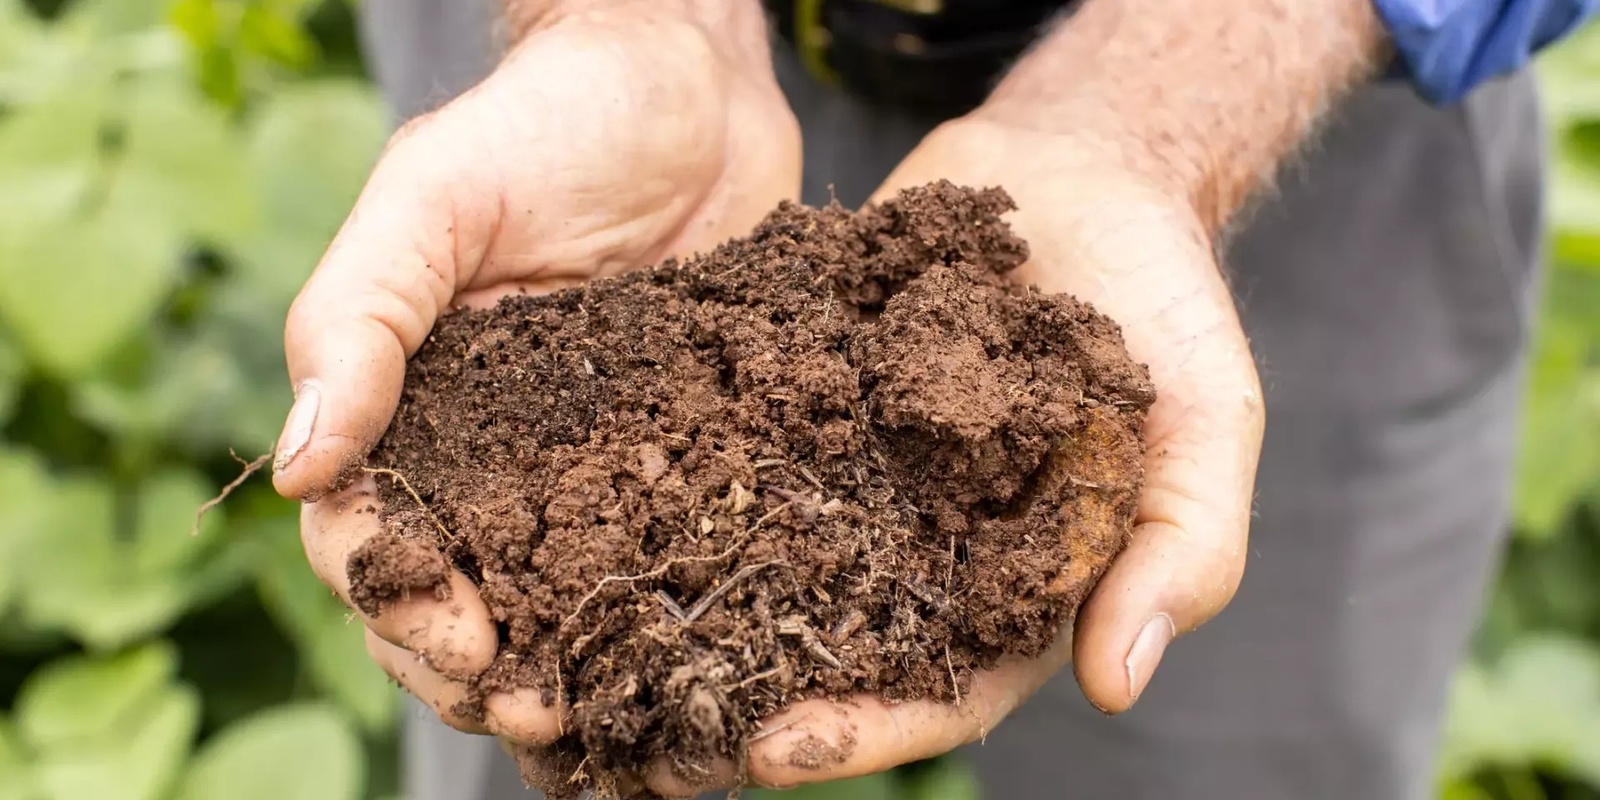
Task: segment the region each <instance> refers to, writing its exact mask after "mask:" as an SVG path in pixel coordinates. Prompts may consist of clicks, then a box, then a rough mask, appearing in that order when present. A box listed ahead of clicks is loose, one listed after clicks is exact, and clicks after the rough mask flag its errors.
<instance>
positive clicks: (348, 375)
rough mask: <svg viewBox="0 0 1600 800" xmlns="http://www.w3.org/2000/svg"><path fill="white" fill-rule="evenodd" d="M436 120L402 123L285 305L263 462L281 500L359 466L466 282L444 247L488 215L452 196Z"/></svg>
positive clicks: (445, 144) (446, 152)
mask: <svg viewBox="0 0 1600 800" xmlns="http://www.w3.org/2000/svg"><path fill="white" fill-rule="evenodd" d="M448 124H449V123H448V121H446V120H444V119H442V118H438V117H434V118H429V119H426V120H420V121H416V122H413V123H410V124H408V125H406V126H405V127H403V128H402V129H401V131H400V132H399V133H397V134H396V135H395V137H394V139H393V140H392V141H391V142H390V144H389V147H388V148H387V149H386V151H385V153H384V155H383V157H382V158H381V159H380V160H379V162H378V165H377V166H376V167H375V168H374V170H373V172H372V175H371V177H370V178H369V180H368V182H367V185H366V187H365V189H364V190H363V191H362V193H361V196H360V198H359V199H358V200H357V202H356V205H355V208H354V210H353V211H352V212H351V214H350V216H349V218H348V219H347V220H346V221H345V224H344V226H343V227H342V228H341V230H340V231H339V233H338V235H337V236H336V237H335V238H334V240H333V243H332V244H331V245H330V247H329V248H328V251H327V253H326V254H325V255H324V256H323V259H322V262H321V263H320V264H319V265H318V266H317V269H316V270H315V271H314V272H313V274H312V276H311V278H310V280H308V281H307V282H306V285H305V286H304V287H303V288H302V289H301V292H300V294H299V296H298V297H296V298H295V301H294V303H293V305H292V306H291V307H290V309H289V315H288V319H287V321H286V324H285V330H284V349H285V354H286V358H287V362H288V370H289V379H290V381H291V384H292V385H293V387H294V392H295V401H294V406H293V408H292V409H291V410H290V412H289V415H288V419H287V421H286V422H285V424H284V428H283V433H282V434H281V435H280V436H279V439H278V444H277V447H276V448H275V451H274V457H273V484H274V486H275V488H276V489H277V490H278V492H279V493H280V494H282V495H284V496H285V497H291V498H301V499H312V498H314V497H316V496H319V495H321V494H322V493H324V492H326V491H327V490H328V489H329V488H331V486H332V485H333V484H334V483H335V482H336V481H337V480H338V479H341V478H343V477H345V476H344V475H342V474H341V473H343V472H345V471H347V470H349V469H352V468H353V467H354V466H355V465H357V464H358V463H360V462H361V460H362V459H364V458H365V457H366V455H367V453H368V451H369V450H370V449H371V448H372V446H373V444H375V443H376V442H377V440H378V438H379V437H381V436H382V435H383V432H384V430H385V429H387V427H388V424H389V420H390V418H391V417H392V416H393V415H394V410H395V407H396V405H397V404H398V402H399V397H400V388H401V384H402V381H403V379H404V375H405V362H406V359H407V358H408V357H410V355H411V354H413V353H415V352H416V350H417V348H418V347H420V346H421V344H422V341H423V339H424V338H426V336H427V335H428V331H429V330H431V329H432V328H433V324H434V321H435V320H436V319H437V318H438V316H439V314H440V313H441V312H442V311H443V310H444V309H445V308H447V307H448V306H449V304H450V302H451V299H452V298H453V297H454V296H455V294H456V291H457V288H458V287H459V286H460V285H461V284H462V282H463V281H465V280H467V279H468V278H469V277H470V276H469V275H466V274H463V273H465V272H467V271H469V270H464V269H463V268H462V267H463V265H462V264H461V263H459V262H458V259H457V258H456V249H457V248H456V244H455V243H456V242H457V241H470V238H469V237H471V236H472V235H473V231H474V230H475V229H485V228H486V226H489V225H492V224H493V222H494V221H493V219H490V218H477V217H475V215H474V214H473V213H472V212H471V211H470V210H469V209H465V208H462V207H461V206H460V205H459V204H458V203H457V202H455V200H454V198H456V197H464V196H469V195H470V194H471V193H470V192H460V191H457V190H456V189H455V188H453V187H454V186H455V185H457V184H454V183H453V182H454V181H461V180H464V179H465V178H463V177H462V176H459V175H455V176H452V166H455V165H453V164H451V163H448V161H449V160H450V154H451V153H454V152H459V149H458V148H453V147H451V146H450V145H449V135H448V131H447V130H446V129H445V127H446V126H447V125H448Z"/></svg>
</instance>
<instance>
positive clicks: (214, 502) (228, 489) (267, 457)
mask: <svg viewBox="0 0 1600 800" xmlns="http://www.w3.org/2000/svg"><path fill="white" fill-rule="evenodd" d="M228 455H230V456H233V460H234V461H237V462H239V463H240V464H243V465H244V471H243V472H241V473H239V477H237V478H234V479H233V480H231V481H229V482H228V485H227V486H224V487H222V491H220V492H218V493H217V496H216V497H213V498H211V499H210V500H207V501H205V502H204V503H201V504H200V508H199V509H198V510H196V511H195V512H194V526H193V527H191V528H190V529H189V535H190V536H199V535H200V523H201V521H203V520H204V519H205V516H206V514H207V513H208V512H210V511H211V509H213V508H216V507H217V506H220V505H222V503H223V501H224V500H227V499H228V495H230V494H233V492H234V490H235V489H238V488H239V487H240V486H243V485H244V482H245V481H247V480H250V476H251V475H254V474H256V473H257V472H260V471H261V468H262V467H265V466H266V465H267V462H269V461H271V460H272V454H271V453H266V454H264V455H262V456H261V457H260V458H257V459H256V460H254V461H245V460H244V459H242V458H240V457H239V454H238V453H235V452H233V451H232V450H229V451H228Z"/></svg>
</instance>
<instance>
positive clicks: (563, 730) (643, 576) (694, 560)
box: [413, 495, 793, 736]
mask: <svg viewBox="0 0 1600 800" xmlns="http://www.w3.org/2000/svg"><path fill="white" fill-rule="evenodd" d="M413 496H414V495H413ZM792 504H793V501H785V502H784V503H782V504H780V505H779V506H778V507H777V508H774V509H772V510H771V511H769V512H767V513H766V514H764V515H762V517H761V518H760V519H758V520H756V521H755V522H753V523H751V525H750V527H748V528H745V529H744V532H743V533H741V534H740V535H739V536H738V537H737V538H736V539H734V541H733V542H732V543H731V544H729V545H728V548H727V549H726V550H723V551H722V552H720V553H718V554H716V555H714V556H686V557H684V558H674V559H672V560H671V561H668V562H667V563H665V564H662V565H661V566H659V567H656V568H655V569H653V570H650V571H649V572H641V573H639V574H638V575H625V576H624V575H607V576H605V577H604V578H601V579H600V581H599V582H598V583H596V584H595V585H594V588H593V589H590V590H589V593H588V594H586V595H584V596H583V599H582V600H579V601H578V605H577V606H575V607H573V609H572V613H571V614H568V615H567V618H566V619H564V620H562V621H561V624H560V625H557V626H556V632H557V633H558V634H559V633H560V632H561V631H563V630H566V628H567V626H568V625H571V624H572V621H573V620H575V619H577V618H578V615H579V614H580V613H582V612H583V609H584V608H585V607H586V606H588V605H589V601H590V600H593V599H594V598H595V596H596V595H598V594H600V590H602V589H604V588H606V585H607V584H611V583H635V582H638V581H646V580H650V579H651V578H659V577H661V576H662V575H665V574H667V570H670V569H672V568H673V567H676V566H680V565H683V564H698V563H701V562H705V561H721V560H722V559H724V558H727V557H728V556H731V555H733V554H734V553H735V552H738V550H739V548H740V547H743V546H744V543H745V541H746V540H747V539H749V538H750V535H751V534H753V533H755V532H756V529H758V528H760V527H761V526H762V525H764V524H766V523H767V522H768V521H769V520H771V519H772V518H773V517H776V516H778V515H779V514H781V513H783V511H784V509H786V508H788V507H789V506H790V505H792ZM556 697H557V698H558V699H565V698H566V690H565V688H564V687H563V686H562V680H561V664H560V663H557V664H556ZM556 732H557V733H558V734H560V735H562V736H566V735H567V723H566V716H565V715H562V716H558V717H556Z"/></svg>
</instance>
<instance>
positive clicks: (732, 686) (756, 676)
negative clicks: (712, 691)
mask: <svg viewBox="0 0 1600 800" xmlns="http://www.w3.org/2000/svg"><path fill="white" fill-rule="evenodd" d="M782 671H783V667H773V668H772V669H769V670H767V671H766V672H758V673H756V674H754V675H751V676H750V677H748V678H745V679H744V680H742V681H739V682H738V683H733V684H729V685H727V686H719V687H717V688H719V689H721V690H722V691H724V692H731V691H733V690H735V689H743V688H744V687H746V686H749V685H750V684H752V683H755V682H756V681H759V680H762V679H764V678H770V677H772V676H774V675H776V674H778V673H780V672H782Z"/></svg>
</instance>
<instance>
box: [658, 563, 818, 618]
mask: <svg viewBox="0 0 1600 800" xmlns="http://www.w3.org/2000/svg"><path fill="white" fill-rule="evenodd" d="M776 566H783V567H789V569H794V567H792V566H790V565H789V562H787V561H763V562H761V563H760V564H751V565H750V566H748V567H745V568H744V569H741V570H739V571H738V572H735V573H733V577H731V578H729V579H727V580H726V581H723V582H722V585H721V586H718V587H717V588H715V589H712V590H711V593H710V594H708V595H706V596H705V597H702V598H700V602H698V603H695V604H694V608H691V609H689V614H688V615H687V616H685V617H684V618H683V621H684V623H686V624H687V623H690V622H694V621H695V620H697V619H699V618H700V617H701V616H702V615H703V614H705V613H706V611H708V610H709V609H710V608H711V604H712V603H715V602H716V601H717V598H719V597H721V596H723V595H725V594H727V593H728V590H729V589H732V588H733V585H734V584H736V583H738V582H739V581H742V580H744V579H745V578H748V577H750V576H751V575H754V574H756V573H757V572H760V571H761V570H764V569H766V568H767V567H776Z"/></svg>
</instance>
